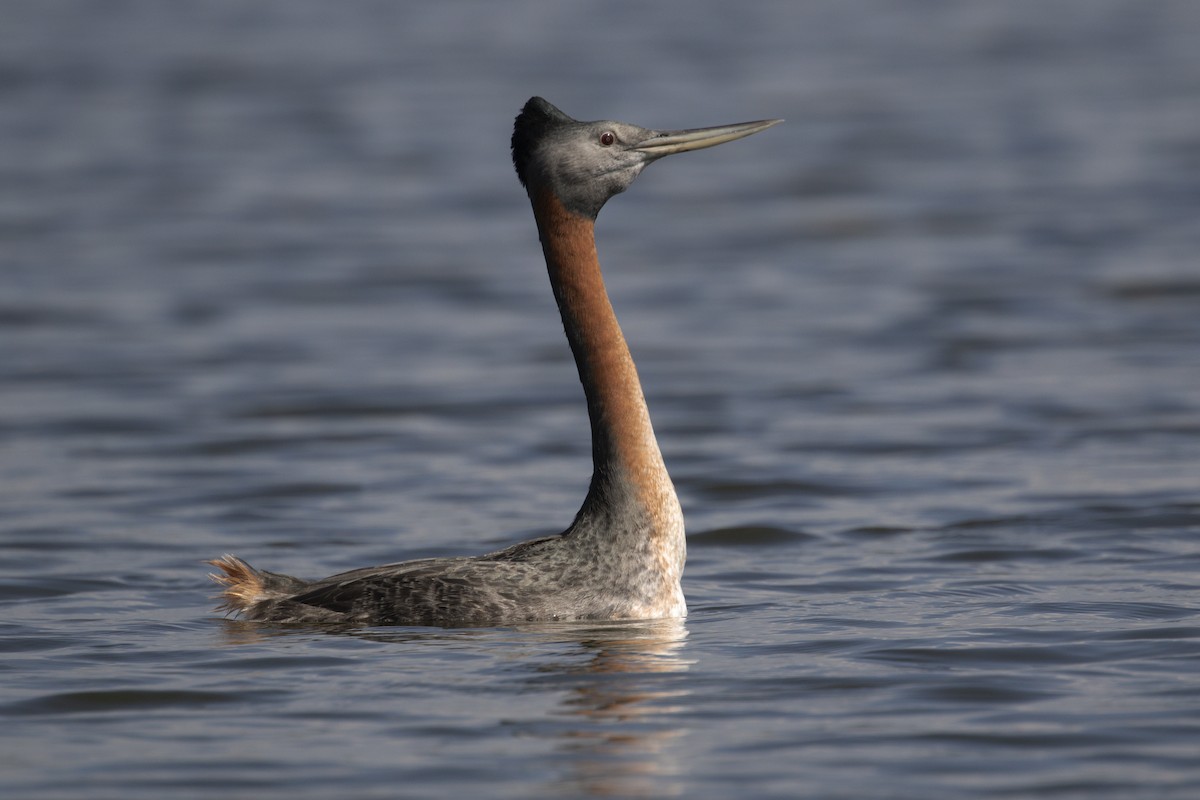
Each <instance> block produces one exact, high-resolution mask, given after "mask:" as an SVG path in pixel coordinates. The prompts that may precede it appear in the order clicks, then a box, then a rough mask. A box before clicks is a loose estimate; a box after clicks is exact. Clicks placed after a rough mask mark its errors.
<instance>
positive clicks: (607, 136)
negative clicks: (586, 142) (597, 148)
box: [600, 131, 617, 147]
mask: <svg viewBox="0 0 1200 800" xmlns="http://www.w3.org/2000/svg"><path fill="white" fill-rule="evenodd" d="M616 140H617V137H616V136H614V135H613V132H612V131H605V132H604V133H602V134H600V144H602V145H604V146H605V147H608V146H609V145H611V144H612V143H613V142H615V141H616Z"/></svg>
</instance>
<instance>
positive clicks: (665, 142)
mask: <svg viewBox="0 0 1200 800" xmlns="http://www.w3.org/2000/svg"><path fill="white" fill-rule="evenodd" d="M781 122H783V120H781V119H760V120H757V121H755V122H739V123H738V124H736V125H719V126H717V127H715V128H693V129H692V130H687V131H663V132H662V133H657V134H655V135H654V136H651V137H650V138H649V139H647V140H646V141H644V142H642V143H641V144H637V145H634V146H633V148H632V149H634V150H638V151H641V152H643V153H646V154H647V155H651V156H654V157H656V158H657V157H659V156H669V155H671V154H672V153H684V152H687V151H688V150H703V149H704V148H706V147H714V146H716V145H718V144H724V143H725V142H732V141H733V140H734V139H741V138H742V137H743V136H749V135H750V134H752V133H758V132H759V131H765V130H766V129H767V128H769V127H771V126H772V125H778V124H779V123H781Z"/></svg>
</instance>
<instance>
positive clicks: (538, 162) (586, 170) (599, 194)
mask: <svg viewBox="0 0 1200 800" xmlns="http://www.w3.org/2000/svg"><path fill="white" fill-rule="evenodd" d="M778 122H781V120H777V119H773V120H760V121H757V122H742V123H738V124H736V125H723V126H720V127H715V128H695V129H692V130H682V131H656V130H650V129H648V128H641V127H639V126H637V125H630V124H629V123H626V122H615V121H613V120H596V121H592V122H581V121H579V120H577V119H572V118H571V117H569V116H567V115H566V114H564V113H563V112H562V111H559V110H558V109H557V108H555V107H554V106H553V105H551V104H550V103H548V102H546V101H545V100H543V99H542V98H540V97H533V98H530V100H529V102H527V103H526V104H525V107H524V108H523V109H521V113H520V114H518V115H517V119H516V122H515V124H514V125H513V136H512V155H513V166H515V167H516V170H517V177H518V178H520V179H521V184H522V185H523V186H524V187H525V188H526V190H527V191H528V192H529V194H530V197H533V196H534V194H535V193H536V192H539V191H550V192H552V193H554V194H555V195H556V196H557V197H558V199H559V200H560V201H561V202H562V204H563V206H565V207H566V208H567V210H569V211H571V212H573V213H576V214H579V215H581V216H584V217H587V218H589V219H595V218H596V215H597V214H598V213H599V212H600V209H601V208H602V207H603V206H604V204H605V203H606V202H608V199H609V198H610V197H612V196H613V195H615V194H620V193H621V192H623V191H625V190H626V189H628V188H629V186H630V184H632V183H633V181H634V179H636V178H637V176H638V175H640V174H641V172H642V170H643V169H645V167H646V165H647V164H650V163H651V162H653V161H657V160H658V159H660V158H662V157H663V156H666V155H671V154H672V153H683V152H686V151H688V150H700V149H702V148H705V147H712V146H714V145H718V144H721V143H722V142H729V141H733V140H734V139H740V138H742V137H743V136H749V135H750V134H752V133H758V132H759V131H761V130H765V129H767V128H769V127H771V126H772V125H775V124H776V123H778Z"/></svg>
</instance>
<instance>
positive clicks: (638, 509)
mask: <svg viewBox="0 0 1200 800" xmlns="http://www.w3.org/2000/svg"><path fill="white" fill-rule="evenodd" d="M533 208H534V216H535V217H536V218H537V224H538V233H539V235H540V236H541V240H542V250H543V252H544V253H545V256H546V266H547V268H548V270H549V273H550V284H551V286H552V287H553V289H554V298H555V300H557V301H558V310H559V312H560V313H561V314H562V321H563V327H564V328H565V329H566V334H567V341H568V342H570V345H571V352H572V354H574V356H575V364H576V366H577V367H578V368H579V380H580V381H581V382H582V383H583V391H584V394H585V395H586V396H587V407H588V418H589V419H590V420H591V427H592V462H593V473H592V485H591V488H590V490H589V492H588V501H587V502H586V503H585V505H584V509H583V512H582V513H586V512H587V511H588V509H589V504H590V505H595V504H597V503H599V504H602V505H603V506H604V511H605V513H614V512H615V513H620V511H619V509H628V512H627V513H635V514H638V515H640V516H643V517H645V516H647V515H648V517H649V521H650V527H651V534H652V535H654V534H659V535H663V536H675V535H678V536H679V537H682V531H683V528H682V514H681V513H680V510H679V501H678V499H677V498H676V496H675V488H674V486H673V485H672V484H671V479H670V477H669V476H668V475H667V469H666V466H665V465H664V464H663V459H662V453H661V452H660V451H659V449H658V442H657V440H656V439H655V438H654V429H653V428H652V427H651V424H650V413H649V411H648V409H647V408H646V399H645V397H644V395H643V394H642V385H641V382H640V381H639V380H638V375H637V369H636V368H635V367H634V364H633V357H632V356H631V355H630V353H629V347H628V345H626V344H625V337H624V336H623V335H622V333H621V327H620V325H619V324H618V323H617V317H616V314H614V313H613V308H612V304H611V303H610V302H609V299H608V292H607V291H606V290H605V287H604V278H603V276H602V275H601V273H600V261H599V258H598V257H597V255H596V239H595V233H594V223H593V221H592V220H590V219H587V218H585V217H582V216H579V215H578V214H574V213H571V212H569V211H567V210H566V209H565V208H564V207H563V205H562V203H561V202H559V200H558V199H557V198H556V197H555V196H554V195H553V194H552V193H550V192H541V193H537V194H535V195H534V197H533Z"/></svg>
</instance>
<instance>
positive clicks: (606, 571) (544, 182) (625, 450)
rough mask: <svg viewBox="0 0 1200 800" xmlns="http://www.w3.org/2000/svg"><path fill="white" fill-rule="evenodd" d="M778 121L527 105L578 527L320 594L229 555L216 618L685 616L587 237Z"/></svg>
mask: <svg viewBox="0 0 1200 800" xmlns="http://www.w3.org/2000/svg"><path fill="white" fill-rule="evenodd" d="M778 122H780V120H761V121H757V122H744V123H740V124H737V125H726V126H721V127H715V128H698V129H693V130H685V131H665V132H664V131H652V130H647V129H646V128H639V127H637V126H636V125H629V124H626V123H622V122H610V121H598V122H580V121H578V120H575V119H572V118H571V117H568V116H567V115H566V114H564V113H563V112H561V111H559V110H558V109H557V108H555V107H554V106H552V105H551V104H550V103H548V102H546V101H545V100H543V99H542V98H540V97H534V98H532V99H530V100H529V102H527V103H526V104H525V107H524V108H523V109H522V110H521V113H520V114H519V115H518V116H517V119H516V123H515V125H514V126H513V135H512V158H513V165H514V166H515V167H516V170H517V177H518V178H520V180H521V184H522V185H523V186H524V187H525V189H526V192H527V193H528V195H529V200H530V203H531V204H532V205H533V215H534V217H535V219H536V221H537V228H538V235H539V238H540V239H541V243H542V252H543V253H544V255H545V258H546V267H547V269H548V271H549V273H550V285H551V287H552V288H553V290H554V298H555V300H556V301H557V303H558V309H559V312H560V314H561V315H562V322H563V327H564V328H565V329H566V334H567V340H568V342H569V343H570V345H571V353H572V355H574V357H575V364H576V367H577V368H578V370H579V380H580V381H581V382H582V383H583V391H584V395H585V396H586V398H587V408H588V419H589V420H590V422H591V433H592V466H593V472H592V480H591V484H590V486H589V487H588V492H587V497H586V498H585V499H584V501H583V506H582V507H581V508H580V509H579V513H578V514H577V515H576V516H575V520H574V522H572V523H571V526H570V527H569V528H567V529H566V531H564V532H563V533H561V534H558V535H555V536H547V537H545V538H541V539H534V540H532V541H528V542H523V543H521V544H517V545H513V546H512V547H509V548H507V549H504V550H499V551H497V552H495V553H488V554H487V555H482V556H475V557H460V558H424V559H419V560H416V561H406V562H403V563H399V564H387V565H385V566H380V567H370V568H367V569H356V570H352V571H350V572H343V573H340V574H337V575H332V576H330V577H328V578H323V579H321V580H316V581H305V580H301V579H299V578H293V577H291V576H288V575H280V574H277V573H273V572H267V571H266V570H260V569H255V568H254V567H251V566H250V565H249V564H247V563H246V562H245V561H242V560H241V559H239V558H237V557H236V556H232V555H226V556H224V557H223V558H220V559H217V560H215V561H210V562H208V563H210V564H212V565H213V566H215V567H218V568H219V569H220V574H215V575H212V576H211V577H212V578H213V580H215V581H216V582H218V583H220V584H222V585H223V586H224V587H225V589H224V590H223V591H222V593H221V594H222V598H223V602H222V604H221V606H220V608H221V609H223V610H226V611H231V612H238V613H240V614H241V615H242V616H243V617H244V618H246V619H250V620H263V621H267V622H281V623H291V622H299V623H318V622H336V623H351V624H367V625H440V626H462V625H478V626H483V625H502V624H510V623H515V622H525V621H534V620H614V619H630V620H633V619H656V618H670V617H684V616H686V615H687V605H686V604H685V603H684V599H683V590H682V588H681V586H680V578H681V576H682V574H683V563H684V558H685V555H686V543H685V541H684V533H683V512H682V511H681V509H680V507H679V499H678V498H677V497H676V495H675V487H674V486H673V485H672V483H671V478H670V476H669V475H668V474H667V469H666V466H665V465H664V464H663V458H662V454H661V452H660V451H659V449H658V442H657V440H656V439H655V438H654V430H653V428H652V427H651V425H650V414H649V412H648V410H647V408H646V400H645V398H644V396H643V394H642V386H641V383H640V382H639V381H638V376H637V370H636V369H635V368H634V364H633V358H632V357H631V356H630V354H629V348H628V347H627V346H626V344H625V338H624V336H623V335H622V334H621V328H620V326H619V325H618V324H617V318H616V316H615V315H614V314H613V309H612V305H611V304H610V303H609V300H608V293H607V292H606V291H605V288H604V280H603V278H602V276H601V274H600V262H599V260H598V258H597V256H596V241H595V236H594V225H595V220H596V215H597V214H598V213H599V211H600V208H601V207H602V206H603V205H604V204H605V202H607V201H608V199H609V198H610V197H612V196H613V195H615V194H619V193H620V192H623V191H625V190H626V189H627V188H629V185H630V184H631V183H633V181H634V179H635V178H637V176H638V175H639V174H640V173H641V171H642V169H644V168H645V167H646V165H647V164H649V163H650V162H652V161H655V160H657V159H659V158H661V157H663V156H666V155H670V154H672V153H683V152H686V151H688V150H699V149H702V148H705V147H712V146H713V145H717V144H721V143H722V142H728V141H732V140H734V139H739V138H741V137H743V136H749V135H750V134H752V133H758V132H759V131H762V130H765V129H766V128H769V127H771V126H772V125H775V124H776V123H778Z"/></svg>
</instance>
